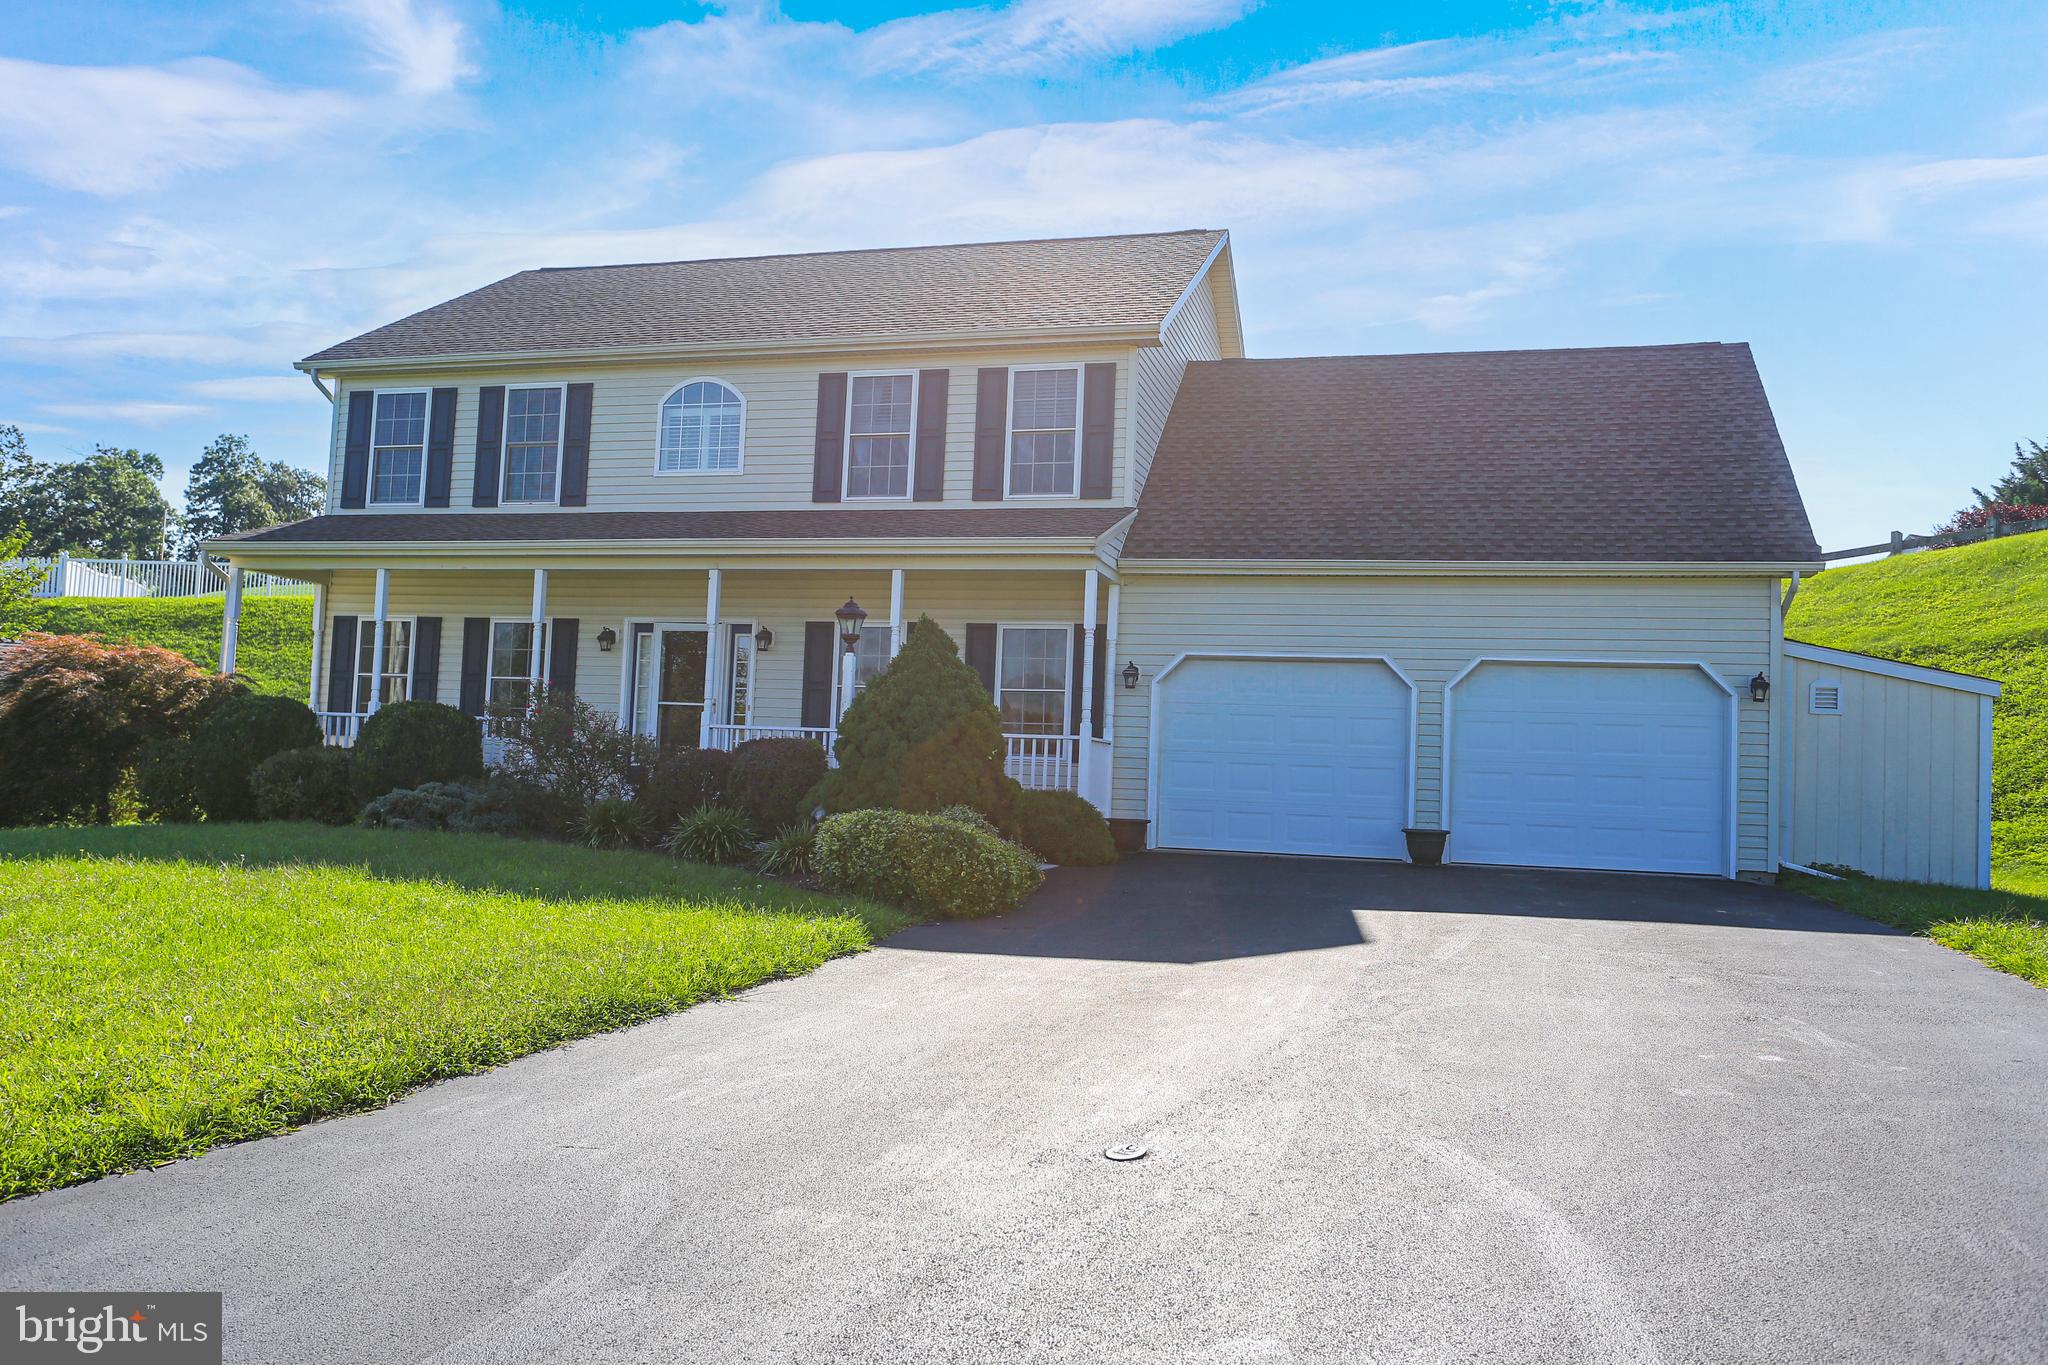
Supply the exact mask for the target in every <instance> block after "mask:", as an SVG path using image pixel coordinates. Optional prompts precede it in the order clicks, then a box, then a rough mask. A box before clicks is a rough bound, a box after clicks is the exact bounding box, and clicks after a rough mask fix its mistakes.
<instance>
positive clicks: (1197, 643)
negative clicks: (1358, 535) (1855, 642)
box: [1111, 571, 1776, 872]
mask: <svg viewBox="0 0 2048 1365" xmlns="http://www.w3.org/2000/svg"><path fill="white" fill-rule="evenodd" d="M1775 594H1776V584H1775V582H1774V581H1773V580H1771V579H1769V578H1763V577H1758V578H1640V579H1607V578H1583V579H1579V578H1494V577H1478V576H1472V577H1457V578H1399V577H1376V576H1368V575H1356V576H1336V575H1332V576H1327V577H1283V576H1261V575H1200V574H1151V573H1130V572H1128V571H1127V572H1126V575H1125V578H1124V588H1123V605H1122V616H1123V620H1122V623H1121V630H1120V633H1119V638H1118V642H1117V651H1118V653H1119V654H1120V655H1122V656H1124V657H1126V658H1129V659H1131V660H1132V661H1134V662H1136V664H1137V665H1138V668H1139V670H1140V672H1141V673H1142V674H1143V677H1144V679H1145V681H1144V682H1142V683H1140V684H1139V686H1138V688H1137V690H1135V691H1131V692H1120V693H1119V694H1118V699H1117V713H1116V720H1117V724H1116V728H1117V734H1116V758H1115V781H1114V788H1113V793H1112V803H1111V805H1112V813H1113V814H1114V815H1116V816H1118V817H1120V818H1129V819H1143V818H1145V816H1146V801H1145V782H1146V764H1147V757H1148V728H1149V725H1150V716H1149V714H1148V708H1149V705H1150V700H1151V696H1150V689H1149V684H1150V681H1151V679H1152V678H1154V677H1156V676H1157V675H1158V673H1159V671H1160V670H1161V669H1162V668H1164V667H1165V666H1166V665H1167V664H1168V663H1170V662H1172V660H1173V659H1174V657H1175V656H1177V655H1179V654H1182V653H1190V652H1192V653H1199V652H1202V651H1205V650H1213V651H1219V652H1225V653H1228V652H1248V651H1270V652H1273V653H1276V654H1318V653H1350V654H1382V655H1385V656H1386V657H1388V658H1390V659H1391V660H1393V662H1394V663H1395V664H1396V665H1397V666H1399V667H1400V668H1401V669H1402V671H1403V672H1405V673H1407V674H1408V676H1409V677H1411V678H1412V679H1414V681H1415V684H1416V686H1417V688H1418V689H1419V697H1418V713H1419V719H1418V729H1419V734H1418V735H1417V741H1416V768H1417V771H1416V792H1415V797H1416V819H1417V821H1418V823H1420V824H1421V825H1424V826H1433V825H1436V824H1438V823H1439V822H1440V819H1441V815H1442V800H1443V757H1444V755H1443V698H1444V684H1445V683H1447V682H1449V681H1450V680H1451V679H1452V678H1454V677H1455V676H1457V674H1458V672H1459V671H1460V670H1461V669H1463V668H1464V667H1465V666H1466V665H1467V664H1469V663H1471V662H1472V661H1473V660H1474V659H1476V658H1482V657H1495V656H1503V655H1525V656H1550V657H1569V658H1587V659H1613V660H1626V659H1631V658H1635V659H1652V658H1654V659H1686V660H1694V659H1696V660H1699V661H1700V662H1702V663H1705V664H1706V665H1707V666H1708V667H1709V668H1710V669H1711V670H1712V671H1713V672H1714V673H1715V675H1716V676H1718V677H1719V678H1721V680H1722V681H1724V682H1726V683H1727V684H1728V685H1729V686H1730V687H1731V688H1733V689H1735V690H1736V692H1737V693H1739V694H1741V695H1742V696H1743V697H1744V698H1745V699H1744V700H1743V701H1742V702H1741V704H1740V706H1739V708H1738V710H1737V715H1738V717H1739V721H1738V726H1737V734H1736V746H1737V755H1736V865H1737V867H1738V869H1739V870H1741V871H1745V872H1768V871H1773V870H1774V867H1773V864H1772V862H1771V848H1770V825H1771V811H1770V770H1771V708H1770V707H1768V706H1759V705H1756V704H1755V703H1753V702H1750V701H1748V700H1747V699H1746V698H1747V691H1746V689H1747V686H1748V682H1749V678H1750V676H1751V675H1752V674H1754V673H1755V672H1757V671H1758V670H1759V669H1766V668H1768V667H1769V666H1770V662H1771V649H1772V626H1773V619H1774V617H1773V612H1774V609H1775V604H1776V596H1775Z"/></svg>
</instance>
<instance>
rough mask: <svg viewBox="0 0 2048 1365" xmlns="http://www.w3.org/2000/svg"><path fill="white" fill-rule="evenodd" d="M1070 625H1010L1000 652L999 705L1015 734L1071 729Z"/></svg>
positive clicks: (1010, 731) (1008, 729)
mask: <svg viewBox="0 0 2048 1365" xmlns="http://www.w3.org/2000/svg"><path fill="white" fill-rule="evenodd" d="M1073 639H1074V632H1073V629H1072V627H1069V626H1004V627H1003V628H1002V632H1001V636H1000V644H999V646H998V649H997V651H996V710H998V711H999V712H1001V713H1002V717H1003V731H1004V733H1006V734H1013V735H1064V734H1066V733H1067V695H1068V688H1069V686H1070V684H1071V675H1070V673H1069V668H1068V665H1069V663H1070V658H1069V656H1070V655H1071V653H1072V645H1073Z"/></svg>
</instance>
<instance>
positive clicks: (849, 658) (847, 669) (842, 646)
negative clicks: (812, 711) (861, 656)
mask: <svg viewBox="0 0 2048 1365" xmlns="http://www.w3.org/2000/svg"><path fill="white" fill-rule="evenodd" d="M833 624H834V625H835V626H836V625H837V624H838V623H837V622H834V623H833ZM859 668H860V661H859V660H858V659H856V658H855V657H854V653H853V651H852V650H850V649H848V648H847V647H846V642H845V641H844V640H841V641H840V642H839V712H838V714H837V715H835V716H833V718H832V728H833V730H835V731H837V730H838V729H839V722H840V721H842V720H844V719H846V708H847V707H849V706H851V705H853V685H854V682H855V680H856V678H857V676H858V670H859Z"/></svg>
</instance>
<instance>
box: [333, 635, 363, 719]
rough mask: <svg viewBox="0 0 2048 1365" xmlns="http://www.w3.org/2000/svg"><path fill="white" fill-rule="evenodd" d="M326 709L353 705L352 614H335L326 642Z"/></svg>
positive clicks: (351, 708)
mask: <svg viewBox="0 0 2048 1365" xmlns="http://www.w3.org/2000/svg"><path fill="white" fill-rule="evenodd" d="M327 709H328V710H330V711H340V712H343V713H346V712H350V711H353V710H355V709H356V618H355V617H353V616H337V617H335V618H334V626H333V629H332V631H331V633H330V634H329V637H328V646H327Z"/></svg>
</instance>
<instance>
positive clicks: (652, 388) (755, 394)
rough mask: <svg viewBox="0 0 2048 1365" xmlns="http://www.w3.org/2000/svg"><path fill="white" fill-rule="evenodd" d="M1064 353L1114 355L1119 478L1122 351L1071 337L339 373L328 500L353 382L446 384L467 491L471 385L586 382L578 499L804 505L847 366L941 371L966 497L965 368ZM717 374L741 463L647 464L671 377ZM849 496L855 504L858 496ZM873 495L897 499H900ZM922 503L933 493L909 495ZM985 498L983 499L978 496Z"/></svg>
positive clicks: (951, 454)
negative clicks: (738, 412)
mask: <svg viewBox="0 0 2048 1365" xmlns="http://www.w3.org/2000/svg"><path fill="white" fill-rule="evenodd" d="M1069 361H1071V362H1072V363H1073V364H1075V365H1084V364H1086V363H1088V362H1090V361H1114V362H1117V395H1116V409H1115V427H1114V431H1115V437H1114V445H1113V452H1112V468H1111V482H1110V487H1111V489H1112V491H1113V492H1115V491H1120V490H1121V489H1122V488H1123V470H1124V466H1125V464H1126V463H1127V461H1126V452H1127V451H1128V449H1129V446H1130V440H1129V422H1128V411H1129V396H1130V388H1131V352H1130V351H1129V350H1127V349H1122V348H1115V347H1102V346H1096V347H1074V348H1062V349H1060V350H1058V351H1049V350H1027V349H1009V350H995V349H988V350H979V351H965V352H963V351H948V352H931V353H923V352H914V353H905V354H890V355H877V354H874V353H866V354H861V353H854V354H839V355H826V356H816V357H810V358H808V359H806V360H803V361H772V362H771V361H760V360H748V361H731V362H721V361H717V360H713V359H709V358H703V357H699V358H694V359H690V360H685V361H678V362H674V363H660V364H638V365H615V366H607V367H589V366H583V367H571V366H564V365H548V364H542V363H536V364H534V365H530V366H506V367H504V368H499V369H491V370H479V371H470V372H465V373H463V374H462V375H461V376H460V377H459V378H457V379H452V380H451V379H450V378H449V376H448V375H447V374H445V373H440V374H436V373H433V372H423V371H405V370H392V371H390V372H388V373H385V374H381V375H379V376H377V377H376V378H374V379H373V378H370V377H368V376H363V375H351V376H349V377H348V378H347V379H346V380H345V381H343V382H342V383H341V384H340V388H341V392H342V397H341V400H340V402H339V403H338V404H337V405H336V414H337V415H336V418H335V426H334V431H333V433H332V435H331V437H330V442H329V447H330V463H331V469H330V478H329V481H328V482H329V488H330V496H329V501H328V510H329V511H336V510H338V503H337V501H336V499H335V498H334V496H333V494H332V490H333V489H335V488H338V487H339V485H340V460H341V440H342V437H341V417H340V414H341V413H342V412H345V411H346V409H347V406H348V399H347V395H348V394H349V393H352V392H355V391H357V390H359V389H380V388H381V389H395V388H431V387H434V386H435V385H442V386H447V385H449V384H451V383H452V384H454V385H455V386H456V387H457V396H456V408H455V463H454V487H455V488H456V489H457V490H458V492H460V493H462V494H463V496H462V498H461V499H460V501H462V502H464V503H466V502H467V501H468V498H467V491H468V489H469V486H470V480H471V478H472V475H473V472H474V469H475V465H476V421H477V390H478V389H479V388H480V387H482V386H485V385H493V384H553V383H572V382H588V383H591V384H593V385H594V386H595V389H594V395H593V408H592V413H591V423H590V494H589V503H588V506H589V508H591V509H593V510H597V509H607V508H609V509H621V508H624V509H631V510H635V511H643V510H644V511H656V510H719V509H734V508H745V509H758V508H770V507H808V506H810V505H811V473H812V460H813V454H814V451H813V436H814V432H815V429H816V426H817V404H818V375H819V374H820V373H821V372H825V371H835V370H851V371H863V370H866V371H875V370H886V371H890V372H909V371H916V370H920V369H946V370H948V371H950V374H951V379H950V383H949V389H950V401H949V402H948V404H947V408H946V478H945V498H944V501H945V502H946V503H951V504H956V505H959V506H972V505H974V504H973V488H972V483H973V468H972V465H973V451H974V377H975V371H976V370H977V369H978V368H980V367H981V366H985V365H1010V364H1027V363H1028V364H1055V363H1066V362H1069ZM699 378H712V379H719V380H722V381H724V382H725V383H727V384H729V385H731V386H732V387H733V388H735V389H737V390H738V391H739V392H740V394H741V395H742V396H743V397H744V398H745V399H746V404H747V408H746V427H745V431H744V433H743V435H742V444H741V465H742V467H741V469H740V471H739V472H738V473H734V474H657V473H656V472H655V469H654V462H655V442H656V421H657V412H658V410H659V408H660V405H661V401H662V399H663V398H664V397H666V396H667V394H668V392H669V391H670V390H671V389H673V388H674V387H675V386H676V385H678V384H680V383H683V382H685V381H687V380H691V379H699ZM1025 501H1027V502H1028V503H1029V504H1030V505H1032V506H1048V505H1049V506H1077V505H1088V506H1097V507H1099V506H1102V505H1103V500H1102V499H1100V498H1095V499H1087V500H1083V499H1081V498H1079V497H1072V498H1030V499H1026V500H1025ZM850 505H853V506H859V505H861V504H860V503H859V502H858V501H855V502H853V503H851V504H850ZM876 505H877V506H885V507H899V506H900V507H908V506H911V505H913V504H912V503H911V501H910V500H909V499H908V498H905V499H892V500H889V501H886V502H878V503H877V504H876ZM919 505H922V506H927V507H929V506H933V505H935V504H932V503H924V504H919ZM983 505H986V504H983ZM365 510H366V511H371V512H403V511H407V510H409V509H407V508H403V507H388V506H386V507H370V508H366V509H365ZM513 510H521V511H546V510H548V509H547V507H546V506H544V505H543V506H538V507H536V506H532V505H527V504H521V505H518V506H516V507H515V508H514V509H513Z"/></svg>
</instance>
